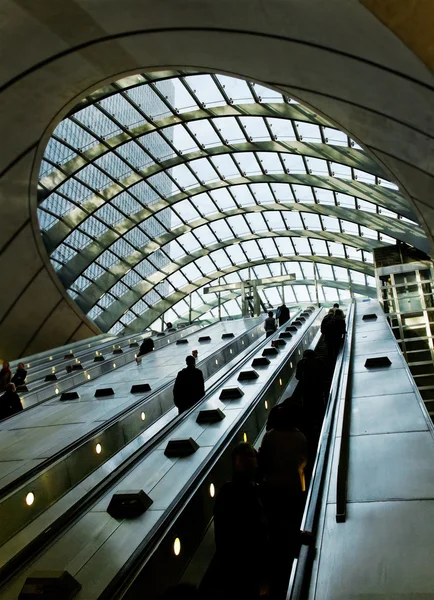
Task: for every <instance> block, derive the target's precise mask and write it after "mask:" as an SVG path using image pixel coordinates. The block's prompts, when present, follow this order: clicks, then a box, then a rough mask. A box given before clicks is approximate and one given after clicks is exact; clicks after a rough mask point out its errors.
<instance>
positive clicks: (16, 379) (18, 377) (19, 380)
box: [11, 362, 27, 386]
mask: <svg viewBox="0 0 434 600" xmlns="http://www.w3.org/2000/svg"><path fill="white" fill-rule="evenodd" d="M26 377H27V371H26V369H25V368H24V363H22V362H20V363H18V368H17V370H16V371H15V375H14V376H13V377H12V380H11V381H12V383H14V384H15V385H16V386H19V385H25V383H26Z"/></svg>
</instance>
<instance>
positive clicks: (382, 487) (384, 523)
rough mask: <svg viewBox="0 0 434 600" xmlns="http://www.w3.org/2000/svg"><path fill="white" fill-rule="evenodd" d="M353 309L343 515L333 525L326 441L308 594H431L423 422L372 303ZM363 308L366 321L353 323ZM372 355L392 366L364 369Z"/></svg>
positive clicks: (323, 597) (428, 459)
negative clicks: (325, 468) (324, 484)
mask: <svg viewBox="0 0 434 600" xmlns="http://www.w3.org/2000/svg"><path fill="white" fill-rule="evenodd" d="M356 311H357V312H356V319H355V343H354V349H355V352H354V354H353V357H352V361H351V363H350V372H351V378H352V395H351V423H350V443H349V449H350V450H349V468H348V486H347V501H348V505H347V519H346V521H345V522H344V523H336V506H335V501H336V472H337V461H338V456H339V446H340V439H339V438H336V439H335V441H334V451H333V452H332V453H331V454H330V458H329V464H328V473H329V475H328V476H329V485H328V487H326V491H325V495H324V498H323V506H322V512H321V517H320V525H319V529H318V535H317V541H316V544H317V553H316V558H315V561H314V566H313V577H312V580H311V587H310V591H309V598H310V599H311V600H312V599H313V598H317V599H318V600H329V599H330V600H332V599H333V600H334V599H336V598H339V599H344V598H345V599H347V598H362V597H363V598H372V599H374V598H380V597H381V598H391V599H392V598H400V597H403V598H404V597H405V598H416V597H417V598H432V597H434V596H433V592H432V589H433V582H434V580H433V575H432V572H431V570H430V569H428V567H427V564H428V563H429V560H428V561H427V557H428V556H430V555H431V554H432V548H433V545H432V544H433V542H432V539H433V537H432V536H433V528H432V521H431V519H432V514H433V511H434V484H433V482H434V466H433V465H434V461H433V459H434V440H433V428H432V424H431V421H430V419H429V415H428V414H427V412H426V409H425V407H424V405H423V402H422V400H421V398H420V395H419V393H418V391H417V388H416V385H415V383H414V382H413V381H412V378H411V375H410V373H409V371H408V368H407V366H406V364H405V361H404V360H403V357H402V354H401V352H400V350H399V348H398V346H397V343H396V341H395V339H394V337H393V334H392V332H391V330H390V328H389V327H388V326H387V322H386V318H385V316H384V314H383V313H382V311H381V308H380V306H379V304H378V303H377V302H369V303H362V302H358V303H357V304H356ZM373 312H375V313H376V314H377V315H378V319H377V321H376V322H373V321H365V322H364V321H363V320H362V316H363V314H366V313H373ZM368 339H369V340H370V341H365V340H368ZM360 340H363V341H360ZM373 356H388V357H389V358H390V360H391V361H392V365H391V366H390V367H387V368H382V369H381V368H378V369H374V370H371V369H369V371H368V369H366V368H365V367H364V366H363V365H364V360H365V359H366V358H368V357H373ZM341 418H342V415H341V414H340V416H339V420H340V419H341ZM336 431H340V427H339V426H338V427H337V429H336Z"/></svg>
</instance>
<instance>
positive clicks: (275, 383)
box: [0, 315, 320, 600]
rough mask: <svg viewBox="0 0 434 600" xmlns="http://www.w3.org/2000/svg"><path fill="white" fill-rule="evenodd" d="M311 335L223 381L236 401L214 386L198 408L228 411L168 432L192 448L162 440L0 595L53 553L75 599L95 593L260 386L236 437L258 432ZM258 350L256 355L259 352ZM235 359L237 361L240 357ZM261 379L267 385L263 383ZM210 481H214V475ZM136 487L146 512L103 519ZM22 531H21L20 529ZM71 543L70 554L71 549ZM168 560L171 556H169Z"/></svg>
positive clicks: (14, 588) (11, 590)
mask: <svg viewBox="0 0 434 600" xmlns="http://www.w3.org/2000/svg"><path fill="white" fill-rule="evenodd" d="M313 322H315V324H316V329H318V326H319V322H320V319H317V318H316V315H314V316H313V317H312V318H311V319H309V320H308V322H307V323H306V325H305V326H304V327H303V329H304V330H305V329H306V328H307V327H309V326H310V325H311V323H313ZM312 335H313V333H312ZM312 335H306V336H304V337H303V338H302V336H303V331H301V332H300V333H299V334H296V335H295V336H294V338H293V339H292V340H290V341H289V342H288V344H287V346H285V347H283V348H282V349H281V350H280V352H279V355H278V356H277V357H276V358H273V359H272V360H271V364H270V366H269V367H268V368H267V369H264V370H261V372H260V379H259V380H256V382H254V383H253V384H252V383H250V382H246V383H244V382H239V381H238V380H237V377H238V373H235V374H234V375H233V376H232V377H231V378H230V379H228V380H227V381H225V383H224V387H232V386H233V385H237V386H238V387H241V388H242V389H243V391H244V393H245V395H244V396H243V397H242V398H241V399H240V400H239V401H236V402H233V401H228V402H222V401H220V400H219V399H218V396H219V393H220V390H216V392H215V393H214V394H213V395H212V396H211V397H210V398H207V399H206V400H205V401H204V403H202V405H201V407H200V408H207V407H208V408H209V407H216V406H219V407H220V408H221V409H222V410H223V412H224V413H225V414H226V415H227V417H226V418H225V419H224V420H223V421H221V422H219V423H216V424H213V425H198V424H197V423H196V421H195V419H196V416H197V413H198V411H199V408H197V409H195V410H194V411H193V412H192V413H191V414H190V415H189V416H188V417H187V419H186V420H184V421H183V422H181V423H180V424H179V425H178V426H177V428H176V429H175V430H174V431H173V432H171V434H170V439H176V438H179V437H190V436H191V437H193V439H195V440H196V441H197V443H198V444H199V450H198V451H197V452H195V453H194V454H193V455H192V456H189V457H186V458H178V459H176V458H167V457H166V456H165V455H164V448H165V445H166V443H167V441H166V442H164V443H161V444H160V446H159V447H158V448H156V449H155V450H153V451H152V452H151V453H150V454H148V455H147V456H146V457H145V458H144V459H143V460H142V461H141V462H140V463H138V465H137V466H136V467H134V468H133V469H132V470H131V471H130V472H129V473H128V474H127V475H126V476H125V477H124V478H123V479H122V480H120V481H118V482H117V483H116V484H115V486H114V487H113V488H112V489H111V490H110V492H109V493H106V495H105V496H104V497H103V498H102V499H101V500H100V501H99V502H98V503H97V504H96V505H95V506H94V507H93V509H92V510H91V513H92V514H94V515H95V516H94V517H92V518H90V519H89V517H88V515H86V516H85V517H83V518H81V519H80V520H79V521H78V522H77V523H76V524H74V525H73V526H72V527H71V529H70V530H69V531H68V532H67V534H66V536H65V537H66V539H67V540H69V543H68V544H67V548H68V549H67V550H66V549H65V538H63V539H62V540H60V542H59V543H60V545H59V544H58V543H57V542H56V543H55V544H53V546H52V547H51V548H49V549H48V550H47V551H46V552H45V553H44V556H42V557H40V558H37V559H36V560H35V561H34V562H33V564H32V565H30V566H29V567H28V568H27V569H26V570H25V571H24V572H23V573H21V574H20V575H19V576H18V577H17V578H16V579H15V580H13V581H11V583H10V584H8V586H7V587H6V588H5V589H4V590H3V591H2V594H1V597H2V598H5V599H6V598H13V597H14V594H16V593H17V591H18V590H19V589H20V586H22V583H23V581H24V579H25V577H26V575H27V574H28V573H29V572H31V571H33V570H35V569H42V568H44V566H46V565H48V564H50V563H51V561H52V559H51V556H52V555H56V557H57V558H56V560H54V561H53V562H54V564H56V566H57V567H58V568H60V564H61V563H62V560H59V556H62V559H63V563H62V564H64V565H68V570H69V571H70V572H71V574H73V575H74V576H75V577H76V578H77V579H78V580H79V581H80V582H81V583H82V585H83V590H82V591H81V592H80V593H79V594H78V596H77V598H78V599H79V600H83V599H84V598H86V600H90V599H91V598H97V597H98V595H99V594H100V593H101V592H102V591H103V590H104V589H105V587H106V586H107V585H108V583H109V582H110V581H111V579H112V578H113V577H114V575H115V574H116V573H117V571H118V570H119V568H120V567H121V566H122V565H123V564H124V563H125V561H126V560H127V559H128V558H129V557H130V555H131V553H132V552H134V550H135V549H136V548H137V546H138V544H139V543H141V542H142V541H143V540H144V539H146V538H147V536H149V535H150V534H151V532H152V530H153V527H154V526H155V524H156V523H158V522H159V521H160V520H161V518H162V517H163V516H164V514H165V510H166V509H167V508H168V507H169V506H171V504H172V503H173V502H174V501H175V499H176V497H177V495H178V493H179V492H180V491H181V490H184V489H186V488H187V487H188V485H189V482H190V481H191V480H192V478H193V477H194V476H195V474H196V473H197V471H198V469H199V468H201V465H202V464H203V461H204V460H206V458H207V457H208V456H210V455H211V454H212V453H213V452H214V448H215V447H216V444H218V443H222V440H225V437H226V436H228V433H229V431H230V430H231V428H232V426H233V425H234V422H235V420H236V419H237V418H242V417H243V415H245V414H248V411H249V407H251V406H252V405H253V403H254V402H255V398H257V397H258V394H259V395H261V394H263V393H264V390H267V393H266V398H267V399H268V401H269V406H268V410H267V409H266V408H265V405H264V403H263V402H262V403H261V404H260V405H257V408H256V411H255V412H254V413H253V415H252V418H253V420H250V419H248V421H247V422H246V423H244V425H243V427H242V429H240V432H239V435H241V436H242V435H243V433H244V432H245V433H246V434H247V436H248V439H251V440H252V441H253V439H254V437H255V436H256V435H257V433H255V432H258V427H262V425H261V423H262V424H263V423H264V422H265V420H266V418H267V414H268V411H269V409H270V408H271V407H272V406H273V405H274V402H275V401H276V400H277V399H278V398H279V397H280V395H281V394H282V393H283V392H284V390H285V389H286V386H287V383H288V381H289V379H290V378H291V377H292V376H293V374H294V372H295V366H296V360H297V359H298V357H299V356H300V353H301V351H302V349H304V348H306V347H307V346H308V345H309V344H310V343H311V340H312ZM299 351H300V353H299ZM245 354H246V355H248V351H245ZM258 355H260V354H259V353H258ZM253 356H254V354H253V355H252V357H253ZM252 357H250V360H252ZM240 360H242V356H241V357H240ZM285 361H286V363H287V366H286V367H284V369H283V371H282V364H283V363H284V362H285ZM240 368H241V367H240ZM265 384H266V387H265V388H264V386H265ZM267 386H268V387H267ZM256 420H257V422H256ZM250 436H252V437H250ZM215 481H216V483H217V480H215ZM221 483H223V481H222V482H221ZM137 487H140V488H142V489H144V490H145V491H146V492H147V493H148V494H149V495H150V496H151V498H152V499H153V501H154V503H153V504H152V505H151V507H150V509H149V510H148V511H147V513H145V514H144V515H142V517H140V518H139V519H135V520H132V521H131V520H130V521H128V520H124V521H122V520H121V521H115V520H114V519H111V518H109V519H107V514H106V513H105V510H106V508H107V505H108V502H109V500H110V498H111V496H112V494H113V493H114V492H115V491H116V490H119V489H136V488H137ZM207 487H208V484H206V488H207ZM89 514H90V513H89ZM198 521H201V518H200V519H199V518H198ZM109 522H110V524H109ZM91 523H95V526H94V528H92V527H91ZM22 533H23V534H24V533H25V531H24V532H22ZM183 539H184V538H183ZM12 545H13V540H11V543H10V544H9V546H12ZM72 547H73V549H74V553H72V550H71V548H72ZM163 547H165V546H163ZM89 549H91V551H89ZM4 551H5V550H4V548H3V549H2V550H0V556H1V559H2V561H4V559H5V554H4ZM72 555H74V556H76V559H75V560H74V561H72V559H71V557H72ZM168 559H169V560H170V557H169V556H168ZM62 568H63V567H62ZM64 568H66V566H65V567H64ZM161 576H162V577H163V579H162V581H164V575H163V574H161Z"/></svg>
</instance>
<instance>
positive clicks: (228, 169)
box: [210, 155, 240, 179]
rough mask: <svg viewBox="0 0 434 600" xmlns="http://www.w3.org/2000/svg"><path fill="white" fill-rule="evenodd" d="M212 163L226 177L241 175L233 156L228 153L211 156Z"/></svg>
mask: <svg viewBox="0 0 434 600" xmlns="http://www.w3.org/2000/svg"><path fill="white" fill-rule="evenodd" d="M210 161H211V163H212V164H213V165H214V167H215V168H216V169H217V171H218V172H219V173H220V175H221V176H222V177H224V178H226V179H230V178H231V177H239V176H240V170H239V168H238V166H237V164H236V162H235V161H234V160H233V158H232V156H228V155H217V156H212V157H211V158H210Z"/></svg>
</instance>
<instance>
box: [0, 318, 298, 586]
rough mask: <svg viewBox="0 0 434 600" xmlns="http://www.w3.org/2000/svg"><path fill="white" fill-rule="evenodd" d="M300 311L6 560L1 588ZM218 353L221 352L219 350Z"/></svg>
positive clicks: (256, 345) (249, 349)
mask: <svg viewBox="0 0 434 600" xmlns="http://www.w3.org/2000/svg"><path fill="white" fill-rule="evenodd" d="M300 312H301V310H299V311H297V312H296V314H295V315H294V316H293V317H291V319H290V321H289V322H288V323H285V324H284V325H283V326H281V327H280V328H278V329H277V330H276V332H275V333H274V334H273V336H272V337H271V338H268V339H263V340H262V341H260V338H258V343H257V344H255V345H254V347H252V348H249V347H248V348H246V353H245V356H244V357H243V358H242V359H241V361H240V362H238V361H237V362H234V363H233V364H232V366H231V367H230V368H229V370H228V371H227V372H226V373H225V374H224V375H223V377H222V378H220V379H219V380H218V381H216V382H214V383H213V384H212V385H211V387H210V388H209V389H208V390H207V393H206V395H205V396H204V397H203V398H202V399H201V400H200V401H199V402H198V403H196V404H195V405H194V406H192V407H191V408H190V409H188V410H187V411H185V412H183V413H181V414H179V415H177V416H175V417H174V418H173V419H172V420H171V421H169V422H168V423H167V424H165V425H164V426H163V427H162V428H161V429H160V430H159V431H158V432H157V433H156V434H155V435H154V436H153V437H152V438H151V439H149V440H148V441H147V442H145V444H144V445H143V446H141V447H140V448H138V449H137V450H135V452H134V453H133V454H132V455H131V456H130V457H128V458H127V459H126V461H124V462H123V463H122V464H120V465H119V466H118V467H117V468H115V469H114V470H113V471H112V472H111V473H109V475H108V476H107V477H105V478H104V479H103V481H101V482H100V483H98V484H97V485H96V486H94V487H93V488H92V489H90V490H89V492H88V493H87V494H86V496H85V497H84V498H82V499H81V500H80V502H78V503H75V504H74V505H73V506H72V507H70V508H69V509H68V510H66V511H65V512H64V513H63V514H62V515H61V516H60V517H59V518H58V519H56V521H55V523H52V524H51V525H50V527H48V528H47V529H46V531H44V532H43V533H42V534H40V535H39V536H37V537H36V538H35V539H34V540H32V541H31V542H30V543H29V544H28V545H27V546H26V547H25V548H24V549H23V550H21V551H19V552H18V554H17V555H15V556H14V557H13V558H11V559H10V560H9V561H8V563H6V565H4V566H3V567H2V568H1V569H0V575H1V577H0V580H1V585H0V587H1V586H2V585H3V584H4V583H6V581H7V580H9V579H10V578H11V577H12V576H14V575H15V574H16V573H17V572H18V571H19V570H21V569H22V568H24V567H25V566H26V564H27V563H28V562H29V560H31V559H32V557H34V556H35V555H36V554H37V553H39V552H40V551H41V550H43V549H44V548H45V547H46V546H47V545H49V544H50V543H52V542H53V540H54V539H55V538H56V537H58V536H59V535H60V534H61V532H62V531H63V530H64V529H65V528H66V527H70V526H71V523H72V522H73V521H75V520H76V519H78V518H79V517H80V515H81V514H83V512H84V511H86V510H88V509H89V508H90V507H91V506H93V505H94V504H95V503H96V502H97V501H98V500H99V498H101V497H102V496H103V495H104V494H106V493H107V492H108V490H109V489H110V488H112V487H113V486H114V485H115V484H116V482H117V481H119V480H120V479H122V478H124V477H125V476H126V474H127V472H128V471H130V470H131V469H132V468H134V467H135V465H136V464H137V463H138V462H140V461H142V460H143V459H144V458H145V457H146V455H147V454H149V452H151V451H152V450H153V449H154V448H156V447H158V446H159V445H160V444H161V443H162V442H163V440H164V439H165V438H167V436H168V435H169V434H170V433H171V432H172V431H173V430H175V429H176V428H177V427H178V426H179V425H180V424H181V423H182V422H183V421H185V420H186V419H187V418H188V417H189V416H190V414H191V413H192V412H194V411H196V410H197V408H198V406H199V405H201V404H203V403H205V401H206V400H208V399H209V397H210V396H212V394H214V393H215V391H216V390H218V389H219V388H222V387H223V386H224V385H225V383H226V382H227V381H228V380H229V379H230V378H231V377H232V376H233V374H234V373H236V372H237V371H241V370H242V368H243V367H244V366H245V365H246V364H247V363H249V362H250V361H251V360H252V357H253V356H255V355H256V354H257V353H258V352H260V351H261V350H262V349H263V348H264V347H265V346H266V345H267V344H268V343H269V342H271V340H272V339H277V336H278V334H280V332H281V331H284V329H285V327H286V326H288V324H290V323H291V322H292V321H293V320H296V318H297V317H298V315H299V314H300ZM258 325H259V326H260V325H262V323H259V324H256V325H255V326H254V327H251V328H250V329H248V330H247V331H246V332H244V334H245V333H249V332H250V331H251V330H252V329H254V328H255V327H258ZM229 343H230V342H229ZM216 352H218V351H217V350H216ZM214 354H215V353H213V355H214ZM167 385H169V384H167ZM163 387H164V386H163Z"/></svg>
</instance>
